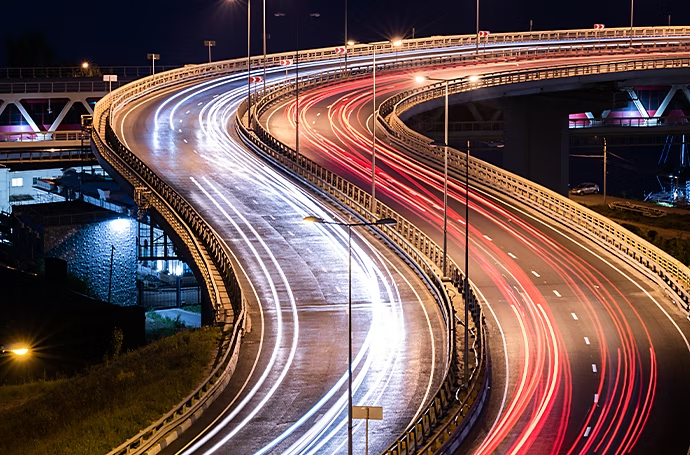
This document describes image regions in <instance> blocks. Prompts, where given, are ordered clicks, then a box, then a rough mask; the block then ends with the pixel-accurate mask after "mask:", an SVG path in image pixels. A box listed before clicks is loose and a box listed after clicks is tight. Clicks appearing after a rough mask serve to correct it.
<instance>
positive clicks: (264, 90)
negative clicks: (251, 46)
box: [263, 0, 266, 93]
mask: <svg viewBox="0 0 690 455" xmlns="http://www.w3.org/2000/svg"><path fill="white" fill-rule="evenodd" d="M263 22H264V87H263V93H266V0H264V4H263Z"/></svg>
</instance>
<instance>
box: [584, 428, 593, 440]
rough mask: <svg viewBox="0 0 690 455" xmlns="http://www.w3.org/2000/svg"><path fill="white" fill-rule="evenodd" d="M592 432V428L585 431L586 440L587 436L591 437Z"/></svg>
mask: <svg viewBox="0 0 690 455" xmlns="http://www.w3.org/2000/svg"><path fill="white" fill-rule="evenodd" d="M590 431H592V427H587V428H586V429H585V438H586V437H587V436H589V432H590Z"/></svg>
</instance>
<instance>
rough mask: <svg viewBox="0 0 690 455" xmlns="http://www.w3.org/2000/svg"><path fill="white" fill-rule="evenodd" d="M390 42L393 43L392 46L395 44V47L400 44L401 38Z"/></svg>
mask: <svg viewBox="0 0 690 455" xmlns="http://www.w3.org/2000/svg"><path fill="white" fill-rule="evenodd" d="M392 43H393V46H395V47H400V46H402V40H401V39H395V40H392Z"/></svg>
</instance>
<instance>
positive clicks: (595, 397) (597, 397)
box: [594, 393, 599, 403]
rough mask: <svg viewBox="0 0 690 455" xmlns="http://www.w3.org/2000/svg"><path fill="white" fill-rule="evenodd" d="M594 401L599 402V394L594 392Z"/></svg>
mask: <svg viewBox="0 0 690 455" xmlns="http://www.w3.org/2000/svg"><path fill="white" fill-rule="evenodd" d="M594 403H599V394H598V393H595V394H594Z"/></svg>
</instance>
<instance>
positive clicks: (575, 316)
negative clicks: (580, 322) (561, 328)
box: [570, 313, 577, 321]
mask: <svg viewBox="0 0 690 455" xmlns="http://www.w3.org/2000/svg"><path fill="white" fill-rule="evenodd" d="M570 314H572V315H573V319H575V320H576V321H577V315H576V314H575V313H570Z"/></svg>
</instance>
